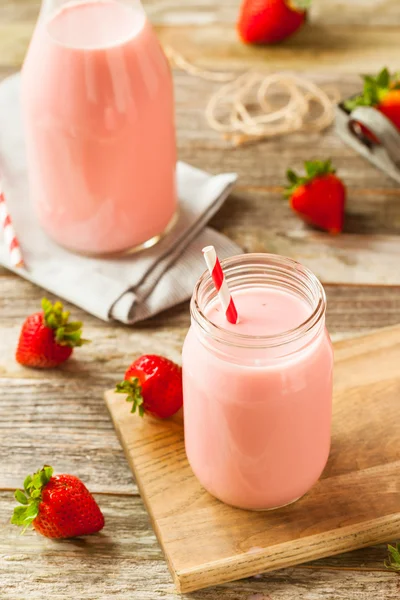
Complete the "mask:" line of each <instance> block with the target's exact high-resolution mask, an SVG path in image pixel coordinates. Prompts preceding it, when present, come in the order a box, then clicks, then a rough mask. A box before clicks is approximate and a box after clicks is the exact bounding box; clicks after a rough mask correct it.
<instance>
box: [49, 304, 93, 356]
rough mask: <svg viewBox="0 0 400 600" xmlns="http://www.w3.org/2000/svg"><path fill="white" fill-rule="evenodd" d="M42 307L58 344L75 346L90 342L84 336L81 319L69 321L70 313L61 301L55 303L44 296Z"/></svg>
mask: <svg viewBox="0 0 400 600" xmlns="http://www.w3.org/2000/svg"><path fill="white" fill-rule="evenodd" d="M42 309H43V314H44V320H45V323H46V326H47V327H50V329H53V331H54V332H55V336H54V337H55V340H56V342H57V344H60V346H70V347H71V348H74V347H75V346H83V344H87V343H89V340H85V339H83V338H82V323H81V322H80V321H71V323H69V322H68V319H69V314H70V313H69V311H67V310H64V308H63V305H62V303H61V302H59V301H58V302H55V303H54V305H53V304H52V303H51V302H50V300H47V298H43V300H42Z"/></svg>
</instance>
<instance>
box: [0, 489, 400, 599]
mask: <svg viewBox="0 0 400 600" xmlns="http://www.w3.org/2000/svg"><path fill="white" fill-rule="evenodd" d="M96 500H97V501H98V503H99V505H100V506H101V509H102V511H103V512H104V515H105V519H106V526H105V528H104V530H103V532H102V533H100V534H99V535H96V536H90V537H86V538H82V539H80V540H74V541H58V542H54V541H51V540H47V539H45V538H42V537H40V536H37V535H36V534H35V533H34V532H33V531H27V532H26V533H25V535H24V536H21V535H20V534H19V531H18V530H17V529H16V528H15V527H13V526H11V525H9V524H6V519H7V518H8V517H7V515H8V514H10V513H11V511H12V507H13V505H14V499H13V498H12V495H11V494H10V493H0V514H1V515H3V523H2V536H1V539H0V582H1V598H2V600H25V599H27V598H28V597H29V598H32V599H33V600H42V598H43V590H46V595H48V596H49V597H52V598H57V599H58V598H64V599H66V598H79V599H82V600H89V599H90V600H94V599H96V600H109V598H111V597H121V598H125V597H127V595H128V594H129V597H130V598H138V599H140V600H161V599H162V600H177V599H178V598H179V597H181V598H182V599H185V600H186V599H187V600H216V599H217V598H218V600H254V595H255V594H267V596H266V597H267V598H268V600H270V599H271V598H272V599H273V600H289V599H290V598H294V597H295V598H296V599H298V600H310V598H311V595H312V598H313V600H326V599H327V598H331V597H332V600H333V598H334V599H335V600H349V599H351V600H352V599H353V598H354V600H370V599H371V598H372V597H373V598H374V600H387V598H391V597H393V598H394V597H395V596H396V590H397V584H398V578H397V577H396V575H395V574H392V573H389V572H385V571H384V569H383V566H382V562H383V559H384V557H385V556H386V550H385V547H384V546H375V547H373V548H368V549H364V550H359V551H356V552H351V553H347V554H345V555H342V556H341V557H340V558H339V557H331V558H330V559H326V560H325V561H318V562H317V563H312V564H310V565H307V566H305V567H297V568H292V569H286V570H283V571H278V572H275V573H266V574H263V575H260V576H258V577H257V579H255V578H250V579H245V580H243V581H240V582H235V583H231V584H226V585H224V586H222V587H220V588H217V589H215V588H210V589H207V590H203V591H201V592H196V593H194V594H190V595H183V596H178V594H176V592H175V591H174V589H173V587H172V584H171V580H170V575H169V573H168V570H167V567H166V564H165V562H164V560H163V558H162V553H161V550H160V548H159V546H158V543H157V541H156V538H155V536H154V534H153V532H152V531H151V529H150V528H149V521H148V517H147V513H146V511H145V509H144V507H143V505H142V502H141V500H140V499H139V498H135V497H129V496H127V497H124V496H102V495H101V496H96ZM338 565H339V567H341V566H343V569H344V570H337V568H338ZM310 568H312V569H313V570H312V571H310ZM359 569H362V570H361V571H358V570H359ZM367 570H369V571H370V572H368V571H367ZM27 573H29V577H26V574H27ZM60 574H62V575H60ZM333 589H334V590H335V591H334V593H335V596H334V597H333V596H329V595H327V594H329V593H331V592H330V590H333ZM372 594H374V595H373V596H372ZM257 600H260V599H257Z"/></svg>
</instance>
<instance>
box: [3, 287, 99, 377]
mask: <svg viewBox="0 0 400 600" xmlns="http://www.w3.org/2000/svg"><path fill="white" fill-rule="evenodd" d="M42 309H43V310H42V311H41V312H37V313H34V314H33V315H30V316H29V317H28V318H27V319H26V320H25V322H24V324H23V325H22V329H21V333H20V336H19V341H18V346H17V351H16V355H15V358H16V359H17V362H19V363H20V364H21V365H24V366H25V367H36V368H40V369H49V368H52V367H56V366H57V365H59V364H61V363H63V362H64V361H66V360H67V359H68V358H69V357H70V356H71V354H72V351H73V349H74V347H75V346H82V345H83V344H85V343H87V342H88V340H84V339H82V337H81V336H82V323H81V322H80V321H72V322H68V319H69V312H68V311H64V309H63V305H62V304H61V302H55V304H54V305H53V304H52V303H51V302H50V301H49V300H47V299H46V298H43V300H42Z"/></svg>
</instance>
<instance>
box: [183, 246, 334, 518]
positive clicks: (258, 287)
mask: <svg viewBox="0 0 400 600" xmlns="http://www.w3.org/2000/svg"><path fill="white" fill-rule="evenodd" d="M222 267H223V270H224V272H225V276H226V279H227V282H228V285H229V288H230V290H231V292H232V295H233V297H234V299H235V303H236V306H237V309H238V314H239V324H240V323H241V321H242V325H241V327H240V328H239V327H238V326H237V325H231V324H228V323H227V322H226V321H225V319H224V316H223V313H222V311H221V309H220V308H219V303H218V300H217V295H216V291H215V288H214V285H213V282H212V280H211V277H210V275H209V274H208V273H204V274H203V275H202V276H201V277H200V279H199V281H198V283H197V284H196V286H195V289H194V293H193V297H192V301H191V320H192V325H191V327H190V329H189V332H188V334H187V337H186V340H185V343H184V347H183V357H182V363H183V390H184V423H185V445H186V453H187V456H188V460H189V462H190V465H191V467H192V469H193V472H194V474H195V475H196V477H197V478H198V479H199V481H200V483H201V484H202V485H203V487H204V488H205V489H206V490H208V491H209V492H210V493H211V494H212V495H213V496H215V497H217V498H219V499H220V500H222V501H223V502H226V503H227V504H231V505H233V506H237V507H239V508H245V509H252V510H267V509H271V508H277V507H280V506H284V505H286V504H289V503H291V502H294V501H295V500H297V499H299V498H300V497H301V496H303V495H304V494H305V493H306V492H307V491H308V490H309V489H310V488H311V487H312V486H313V484H314V483H315V482H316V481H317V480H318V478H319V477H320V475H321V473H322V471H323V469H324V467H325V465H326V462H327V459H328V454H329V448H330V428H331V406H332V370H333V351H332V344H331V342H330V338H329V335H328V333H327V330H326V328H325V309H326V299H325V293H324V289H323V287H322V285H321V283H320V282H319V281H318V279H317V278H316V277H315V275H313V273H312V272H311V271H310V270H309V269H307V268H305V267H303V266H302V265H300V264H299V263H297V262H295V261H293V260H291V259H288V258H284V257H281V256H276V255H270V254H247V255H242V256H236V257H233V258H230V259H227V260H225V261H223V262H222ZM218 310H219V311H220V312H219V316H218V312H217V311H218ZM241 315H242V316H241ZM242 317H243V320H242ZM266 323H269V324H268V325H266ZM285 323H292V324H293V323H295V324H296V325H295V326H290V328H289V329H286V328H285ZM243 332H247V333H243ZM249 332H250V333H249ZM271 332H272V333H271Z"/></svg>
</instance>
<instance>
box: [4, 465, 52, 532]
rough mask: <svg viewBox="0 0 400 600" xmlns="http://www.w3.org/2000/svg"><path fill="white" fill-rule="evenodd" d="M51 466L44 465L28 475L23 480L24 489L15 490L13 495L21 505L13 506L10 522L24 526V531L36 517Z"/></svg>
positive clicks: (50, 473)
mask: <svg viewBox="0 0 400 600" xmlns="http://www.w3.org/2000/svg"><path fill="white" fill-rule="evenodd" d="M52 475H53V468H52V467H49V466H48V465H45V466H44V467H43V468H42V469H40V470H39V471H37V472H36V473H34V474H33V475H28V477H26V478H25V481H24V489H23V490H16V491H15V493H14V497H15V499H16V500H17V502H19V503H20V504H21V505H22V506H16V507H15V508H14V512H13V515H12V517H11V523H12V524H13V525H18V526H20V527H23V528H24V531H25V530H26V529H27V527H29V525H30V524H31V523H32V521H34V520H35V519H36V517H37V516H38V514H39V507H40V503H41V501H42V490H43V488H44V487H45V486H46V485H47V484H48V483H49V481H50V479H51V477H52Z"/></svg>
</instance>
